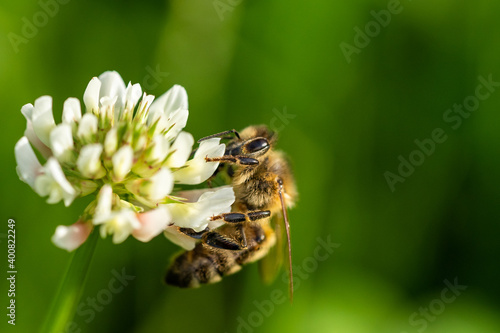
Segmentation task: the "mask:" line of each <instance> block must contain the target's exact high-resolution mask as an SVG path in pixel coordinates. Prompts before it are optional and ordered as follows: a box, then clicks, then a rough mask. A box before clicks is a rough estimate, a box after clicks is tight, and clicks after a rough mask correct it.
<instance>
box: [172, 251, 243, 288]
mask: <svg viewBox="0 0 500 333" xmlns="http://www.w3.org/2000/svg"><path fill="white" fill-rule="evenodd" d="M222 251H223V250H218V249H214V248H211V247H209V246H207V245H205V244H203V243H198V244H197V245H196V247H195V248H194V249H193V250H191V251H186V252H183V253H182V254H180V255H179V256H178V257H176V258H175V259H174V261H173V262H172V264H171V266H170V268H169V269H168V272H167V276H166V277H165V282H166V283H168V284H170V285H174V286H178V287H181V288H197V287H199V286H200V285H202V284H210V283H215V282H219V281H220V280H221V278H222V277H223V276H224V275H229V274H233V273H235V272H237V271H238V270H240V269H241V266H240V265H239V264H238V263H236V261H235V259H236V256H235V254H236V253H234V252H232V251H224V253H222Z"/></svg>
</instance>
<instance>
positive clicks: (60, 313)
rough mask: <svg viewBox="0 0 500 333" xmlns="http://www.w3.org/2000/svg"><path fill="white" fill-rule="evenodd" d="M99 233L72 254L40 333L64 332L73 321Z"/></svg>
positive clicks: (94, 234) (92, 235) (91, 236)
mask: <svg viewBox="0 0 500 333" xmlns="http://www.w3.org/2000/svg"><path fill="white" fill-rule="evenodd" d="M98 235H99V233H98V232H97V231H96V230H94V231H93V232H92V233H91V234H90V235H89V238H88V239H87V240H86V241H85V242H84V243H83V244H82V245H81V246H80V247H79V248H78V249H76V251H75V252H74V253H73V255H72V257H71V260H70V264H69V266H68V268H67V270H66V273H65V274H64V278H63V280H62V283H61V285H60V286H59V290H58V291H57V295H56V297H55V299H54V300H53V302H52V306H51V308H50V312H49V314H48V316H47V319H46V320H45V323H44V325H43V328H42V330H41V332H42V333H56V332H57V333H60V332H65V331H66V329H67V326H68V324H69V323H70V321H71V320H72V319H73V317H74V315H75V311H76V307H77V306H78V302H79V301H80V297H81V296H82V292H83V289H84V287H85V282H86V280H87V276H88V271H89V266H90V262H91V261H92V256H93V255H94V250H95V247H96V244H97V239H98Z"/></svg>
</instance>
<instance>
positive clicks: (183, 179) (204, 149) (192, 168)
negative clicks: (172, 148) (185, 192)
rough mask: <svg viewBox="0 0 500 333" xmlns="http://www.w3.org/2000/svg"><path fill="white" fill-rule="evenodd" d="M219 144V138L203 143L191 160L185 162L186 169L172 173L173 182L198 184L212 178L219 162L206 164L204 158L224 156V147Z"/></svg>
mask: <svg viewBox="0 0 500 333" xmlns="http://www.w3.org/2000/svg"><path fill="white" fill-rule="evenodd" d="M219 142H220V138H212V139H208V140H205V141H203V142H202V143H201V144H200V147H199V148H198V150H197V151H196V153H195V154H194V157H193V159H191V160H189V161H187V162H186V167H185V168H181V169H179V170H177V171H175V172H174V178H175V180H176V181H177V182H179V183H182V184H199V183H201V182H204V181H205V180H207V179H208V178H209V177H210V176H212V175H213V174H214V172H215V170H216V169H217V167H218V166H219V162H206V161H205V157H220V156H222V155H224V152H225V150H226V147H225V145H224V144H219Z"/></svg>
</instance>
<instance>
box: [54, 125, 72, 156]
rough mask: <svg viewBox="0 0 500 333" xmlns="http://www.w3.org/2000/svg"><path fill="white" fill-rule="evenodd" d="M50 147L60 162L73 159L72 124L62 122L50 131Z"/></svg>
mask: <svg viewBox="0 0 500 333" xmlns="http://www.w3.org/2000/svg"><path fill="white" fill-rule="evenodd" d="M50 147H51V149H52V152H53V153H54V156H55V157H56V158H57V159H58V160H59V162H61V163H63V162H70V161H71V159H72V151H73V148H74V146H73V134H72V133H71V125H69V124H65V123H62V124H59V125H57V126H56V128H54V129H53V130H52V132H50Z"/></svg>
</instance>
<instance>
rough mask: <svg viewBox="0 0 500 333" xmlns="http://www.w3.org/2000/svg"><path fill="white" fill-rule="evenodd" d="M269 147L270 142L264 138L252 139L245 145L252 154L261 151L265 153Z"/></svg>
mask: <svg viewBox="0 0 500 333" xmlns="http://www.w3.org/2000/svg"><path fill="white" fill-rule="evenodd" d="M268 149H269V142H268V141H267V140H266V139H263V138H260V139H255V140H252V141H250V142H249V143H247V144H246V145H245V150H246V151H247V152H248V153H250V154H251V153H256V152H260V151H262V152H263V153H264V152H266V151H267V150H268Z"/></svg>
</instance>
